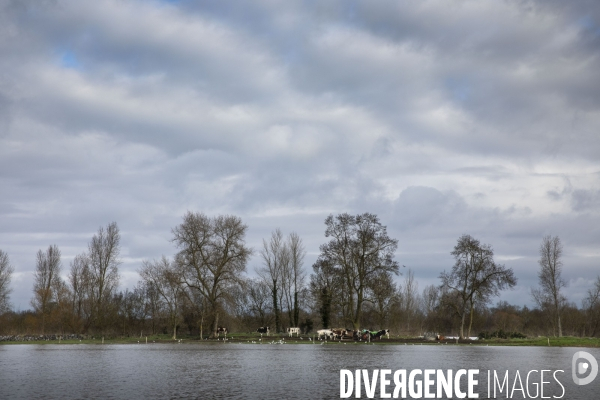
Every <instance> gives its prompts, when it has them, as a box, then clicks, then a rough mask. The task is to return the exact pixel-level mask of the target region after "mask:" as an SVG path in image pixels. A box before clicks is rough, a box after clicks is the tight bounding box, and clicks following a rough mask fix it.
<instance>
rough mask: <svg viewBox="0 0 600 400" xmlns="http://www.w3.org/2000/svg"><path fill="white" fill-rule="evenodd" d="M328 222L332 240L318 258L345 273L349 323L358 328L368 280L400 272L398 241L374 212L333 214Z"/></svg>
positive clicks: (329, 234) (323, 246) (322, 247)
mask: <svg viewBox="0 0 600 400" xmlns="http://www.w3.org/2000/svg"><path fill="white" fill-rule="evenodd" d="M325 225H326V226H327V229H326V230H325V236H326V237H331V240H330V241H329V242H328V243H326V244H323V245H321V247H320V250H321V255H320V256H319V258H320V259H321V260H323V261H325V262H326V263H327V264H328V265H331V266H333V267H334V268H336V269H337V270H338V271H339V273H340V275H341V276H342V278H343V282H344V283H343V284H344V286H346V288H347V292H348V297H347V301H348V309H349V312H350V314H349V320H348V321H346V322H348V323H351V324H352V325H353V327H354V329H359V328H360V324H361V317H362V313H363V304H364V302H365V300H366V299H365V295H366V294H367V291H368V289H369V282H370V281H371V280H372V278H373V277H374V276H375V275H378V274H381V273H384V272H389V273H393V274H396V275H397V274H398V272H399V267H398V263H397V262H396V261H394V260H393V258H394V252H395V251H396V249H397V247H398V241H397V240H396V239H392V238H390V237H389V236H388V234H387V229H386V227H385V226H383V225H382V224H381V223H380V222H379V218H377V216H376V215H374V214H369V213H365V214H361V215H357V216H352V215H349V214H340V215H338V216H337V217H334V216H333V215H330V216H329V217H327V219H326V220H325Z"/></svg>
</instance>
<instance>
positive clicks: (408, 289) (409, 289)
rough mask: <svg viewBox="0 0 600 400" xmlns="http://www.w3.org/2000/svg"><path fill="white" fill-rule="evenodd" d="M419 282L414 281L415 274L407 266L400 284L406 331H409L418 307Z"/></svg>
mask: <svg viewBox="0 0 600 400" xmlns="http://www.w3.org/2000/svg"><path fill="white" fill-rule="evenodd" d="M418 290H419V284H418V283H417V282H416V281H415V274H414V273H413V271H412V270H411V269H410V268H409V269H408V272H407V273H406V276H405V277H404V285H403V286H402V311H403V313H402V314H403V315H404V318H405V322H406V331H407V332H410V330H411V322H413V320H414V318H415V316H416V315H417V312H418V308H419V294H418V292H417V291H418Z"/></svg>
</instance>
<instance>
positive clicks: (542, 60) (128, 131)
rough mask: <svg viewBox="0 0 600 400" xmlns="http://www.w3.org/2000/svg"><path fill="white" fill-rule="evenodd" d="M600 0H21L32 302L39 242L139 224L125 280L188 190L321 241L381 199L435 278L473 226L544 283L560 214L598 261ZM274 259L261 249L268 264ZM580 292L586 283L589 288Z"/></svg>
mask: <svg viewBox="0 0 600 400" xmlns="http://www.w3.org/2000/svg"><path fill="white" fill-rule="evenodd" d="M599 21H600V7H598V6H597V5H596V4H595V3H594V2H586V1H576V2H562V1H556V2H555V1H506V2H488V3H465V2H460V1H456V2H450V3H448V2H446V1H438V0H431V1H425V2H423V1H414V2H402V3H398V2H378V3H377V4H373V3H368V6H367V3H364V2H356V1H341V0H339V1H328V2H321V3H318V4H314V5H310V6H307V5H306V3H305V2H302V1H286V2H273V1H257V2H251V3H244V4H239V5H238V6H237V7H235V8H233V7H230V6H227V5H225V4H224V3H222V2H218V1H208V2H201V3H197V2H185V1H182V2H176V3H170V2H159V1H135V0H132V1H125V2H122V1H114V0H102V1H98V2H93V3H89V2H86V3H82V2H78V1H72V0H56V1H44V2H37V1H36V2H34V1H31V2H28V1H10V0H1V1H0V52H1V53H2V57H1V58H0V187H1V188H2V189H1V190H2V196H1V197H2V198H1V199H0V248H2V249H3V250H4V251H7V252H8V253H9V256H10V257H11V260H13V264H15V267H16V269H17V276H16V278H15V279H14V282H15V291H14V293H13V302H14V303H15V304H16V305H20V307H21V308H22V309H23V308H27V307H28V303H29V298H30V294H31V281H32V275H31V271H32V270H33V263H34V256H35V252H36V251H37V250H38V249H40V248H45V247H46V246H48V245H49V244H51V243H56V244H57V245H58V246H59V247H60V248H61V249H62V250H63V255H64V257H65V260H64V268H65V272H66V269H68V263H69V261H70V260H71V259H72V258H73V257H74V256H75V255H76V254H77V253H80V252H82V251H84V250H85V249H86V246H87V242H88V241H89V240H90V239H91V237H92V235H93V234H94V232H95V231H96V230H97V229H98V227H99V226H101V225H106V224H107V223H109V222H111V221H117V223H118V224H119V226H120V227H121V229H122V233H123V247H124V249H123V255H124V256H123V257H124V263H123V265H122V267H121V268H122V270H123V272H124V274H123V276H124V281H123V286H124V287H125V286H130V285H132V284H134V283H135V280H136V274H135V270H136V269H137V268H138V267H139V264H140V260H141V259H144V258H154V257H159V256H160V255H161V254H165V255H172V254H173V252H174V248H173V246H172V244H171V243H170V241H169V240H170V229H171V228H173V227H174V226H176V225H177V224H178V223H179V222H180V220H181V216H182V215H183V214H184V213H185V212H186V211H187V210H194V211H202V212H205V213H207V214H217V213H228V214H236V215H239V216H241V217H242V218H243V220H244V221H246V223H248V225H249V227H250V230H249V237H248V243H250V244H251V245H252V246H255V247H258V246H260V243H261V240H262V238H263V237H267V236H268V235H269V234H270V232H271V231H272V230H273V229H275V228H277V227H280V228H281V229H282V230H283V231H284V232H289V231H292V230H294V231H297V232H298V233H299V234H301V236H302V237H303V238H304V240H305V242H306V244H307V250H308V251H309V256H308V257H307V267H309V266H310V263H312V262H313V261H314V260H315V259H316V256H317V254H318V247H319V244H321V243H323V241H324V240H325V238H324V234H323V233H324V226H323V220H324V219H325V217H326V216H327V215H328V214H330V213H334V214H335V213H340V212H351V213H362V212H366V211H368V212H373V213H376V214H378V215H379V216H380V218H381V220H382V222H383V223H384V224H386V225H387V226H388V229H389V231H390V233H391V234H392V235H393V236H394V237H396V238H398V240H399V243H400V246H399V250H398V254H397V258H398V259H399V260H401V262H402V263H403V264H405V265H407V266H410V267H411V268H413V269H414V270H415V274H416V277H417V278H418V279H420V282H422V284H421V287H423V286H424V285H425V284H428V283H435V282H437V276H438V275H439V273H440V272H441V271H442V270H443V269H447V268H450V267H451V265H452V259H451V257H450V254H449V253H450V251H451V250H452V247H453V246H454V244H455V242H456V240H457V239H458V237H459V236H460V235H461V234H463V233H469V234H472V235H473V236H475V237H477V238H478V239H480V240H481V241H482V242H484V243H489V244H491V245H493V247H494V249H495V250H496V254H497V255H498V257H499V259H500V260H503V261H502V262H505V263H506V264H507V265H510V266H513V267H514V268H515V271H516V273H517V276H518V277H519V278H520V279H521V281H520V283H519V290H518V291H515V292H514V294H513V295H511V298H510V301H513V302H517V303H529V302H530V299H529V295H528V287H529V286H531V285H535V283H536V282H535V279H536V268H537V257H538V254H537V251H538V246H539V242H540V240H541V237H542V236H543V235H545V234H558V235H560V236H561V238H563V239H564V242H565V248H566V253H565V254H566V256H565V257H566V260H565V261H566V262H565V265H569V268H565V275H567V277H568V279H570V280H572V281H573V282H574V283H573V285H574V287H575V286H576V287H577V288H578V289H577V290H573V291H572V294H573V296H575V297H576V296H577V293H579V292H581V291H582V290H583V288H584V286H585V284H586V282H591V280H592V279H594V278H595V275H596V274H597V268H596V267H594V265H595V264H594V263H596V264H597V260H598V256H599V255H598V254H595V253H594V249H595V248H596V247H597V243H598V240H599V239H600V237H598V230H597V228H596V227H597V226H598V223H599V222H600V216H599V215H598V212H597V210H598V206H600V200H599V197H600V195H599V194H598V193H600V180H599V179H598V177H599V175H598V171H599V168H598V161H597V154H599V153H600V137H599V136H598V135H597V127H598V124H599V123H600V113H599V110H600V97H599V96H598V93H600V91H599V89H600V87H598V85H599V84H600V83H599V82H600V79H599V78H600V77H599V76H598V74H599V72H598V71H600V68H599V65H598V63H599V59H598V57H597V56H596V54H597V52H598V48H599V45H600V39H599V38H600V34H599V32H600V28H599V27H600V25H599ZM259 263H260V260H259V259H258V258H255V259H253V260H252V261H251V263H250V265H249V269H250V270H252V269H253V268H254V266H256V265H258V264H259ZM575 297H574V298H575Z"/></svg>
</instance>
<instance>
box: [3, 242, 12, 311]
mask: <svg viewBox="0 0 600 400" xmlns="http://www.w3.org/2000/svg"><path fill="white" fill-rule="evenodd" d="M13 272H14V268H13V267H12V265H10V260H9V259H8V254H6V253H5V252H4V251H2V250H0V315H2V314H4V313H5V312H7V311H8V310H9V309H10V303H9V295H10V293H11V291H12V289H11V288H10V278H11V275H12V273H13Z"/></svg>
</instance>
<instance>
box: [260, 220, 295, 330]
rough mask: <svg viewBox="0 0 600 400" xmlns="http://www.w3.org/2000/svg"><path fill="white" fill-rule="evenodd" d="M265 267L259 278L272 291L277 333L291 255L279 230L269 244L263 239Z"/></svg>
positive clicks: (261, 252) (273, 234) (261, 253)
mask: <svg viewBox="0 0 600 400" xmlns="http://www.w3.org/2000/svg"><path fill="white" fill-rule="evenodd" d="M260 255H261V257H262V259H263V263H264V266H263V268H262V269H260V270H258V271H257V272H258V274H259V276H260V277H261V278H262V279H263V280H264V281H265V282H266V283H267V285H268V286H269V289H270V290H271V298H272V302H273V313H274V315H275V332H280V331H281V316H280V313H281V303H282V301H281V300H282V298H283V295H284V293H283V286H284V280H286V278H287V276H286V275H288V273H289V264H290V254H289V249H288V247H287V246H286V243H285V241H284V240H283V233H281V230H280V229H279V228H278V229H276V230H275V231H274V232H273V233H272V234H271V240H269V241H268V242H267V241H266V240H264V239H263V248H262V249H261V251H260Z"/></svg>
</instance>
